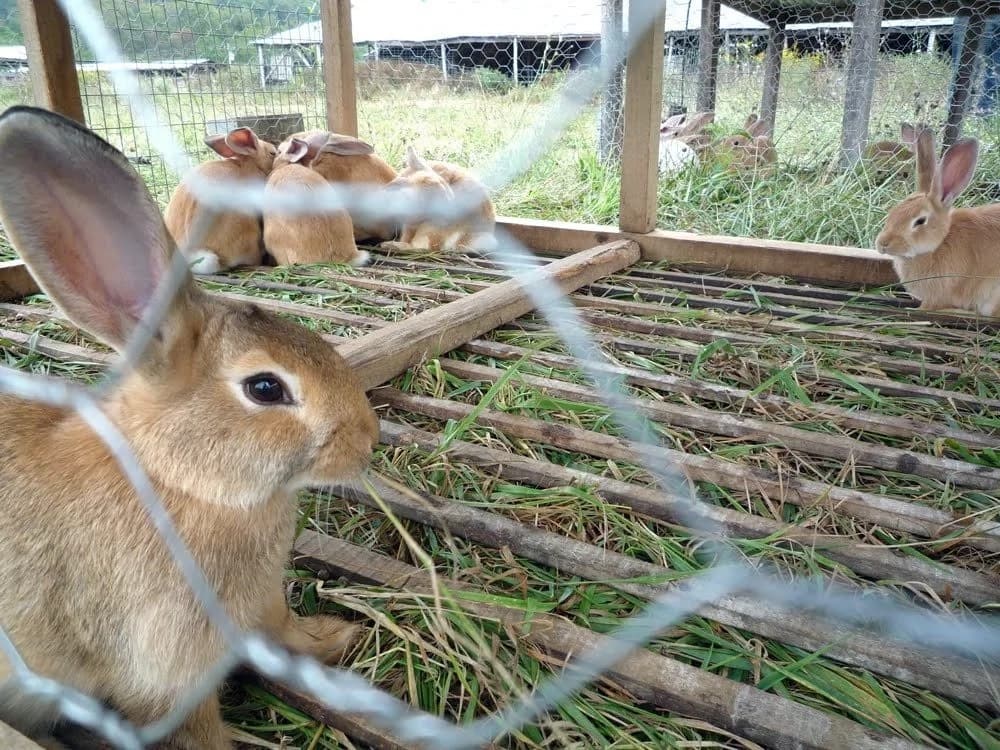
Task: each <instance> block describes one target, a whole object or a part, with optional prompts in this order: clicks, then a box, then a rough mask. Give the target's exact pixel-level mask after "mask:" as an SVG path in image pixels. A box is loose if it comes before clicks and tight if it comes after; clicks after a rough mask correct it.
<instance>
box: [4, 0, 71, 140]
mask: <svg viewBox="0 0 1000 750" xmlns="http://www.w3.org/2000/svg"><path fill="white" fill-rule="evenodd" d="M17 8H18V11H19V12H20V14H21V31H22V33H23V34H24V46H25V48H26V49H27V52H28V69H29V70H30V71H31V89H32V93H33V94H34V98H35V104H36V105H38V106H39V107H45V108H46V109H50V110H52V111H53V112H58V113H59V114H61V115H66V116H67V117H72V118H73V119H74V120H76V121H77V122H80V123H84V124H86V121H87V118H86V115H85V114H84V111H83V99H82V98H81V97H80V79H79V77H78V76H77V72H76V61H75V59H74V55H73V35H72V33H71V32H70V28H69V21H68V20H67V19H66V15H65V14H64V13H63V11H62V8H60V7H59V3H58V0H17Z"/></svg>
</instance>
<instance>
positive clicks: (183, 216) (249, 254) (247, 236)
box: [164, 128, 277, 274]
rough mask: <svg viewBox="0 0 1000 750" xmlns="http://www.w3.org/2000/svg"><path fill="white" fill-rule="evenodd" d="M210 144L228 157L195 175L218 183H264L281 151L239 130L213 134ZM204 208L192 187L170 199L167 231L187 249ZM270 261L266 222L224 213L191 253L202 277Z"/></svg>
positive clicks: (181, 189) (182, 186)
mask: <svg viewBox="0 0 1000 750" xmlns="http://www.w3.org/2000/svg"><path fill="white" fill-rule="evenodd" d="M205 144H206V145H207V146H208V147H209V148H211V149H212V150H213V151H215V153H217V154H218V155H219V156H221V157H222V159H221V160H214V161H209V162H205V163H204V164H200V165H198V166H197V167H196V168H195V170H194V173H195V174H196V175H198V176H199V177H201V178H205V179H217V180H240V179H243V180H262V179H263V178H265V177H267V175H268V174H269V173H270V172H271V164H272V163H273V161H274V155H275V153H276V152H277V149H275V147H274V146H273V145H272V144H270V143H267V142H266V141H263V140H261V139H260V138H258V137H257V134H256V133H254V132H253V130H251V129H250V128H237V129H236V130H232V131H230V132H229V133H228V134H226V135H212V136H209V137H208V138H206V139H205ZM198 208H199V204H198V202H197V201H196V200H195V198H194V195H193V194H192V193H191V191H190V189H189V188H188V186H187V185H186V184H185V183H184V182H182V183H181V184H180V185H178V186H177V189H176V190H174V193H173V195H172V196H170V203H169V204H167V210H166V212H165V213H164V219H165V221H166V223H167V229H168V230H169V231H170V234H171V235H172V236H173V238H174V241H175V242H176V243H177V244H178V245H181V246H182V247H183V246H184V245H185V242H186V240H187V236H188V232H189V231H190V230H191V227H192V225H193V223H194V220H195V216H196V214H197V211H198ZM263 259H264V250H263V248H262V247H261V235H260V217H259V216H252V215H250V214H239V213H226V212H222V213H219V214H217V215H216V216H215V218H214V220H213V223H212V226H211V228H210V229H209V230H208V232H206V234H205V236H204V238H203V239H202V241H201V242H199V243H198V247H197V248H196V249H193V250H191V251H189V254H188V260H189V261H190V263H191V264H192V270H193V271H194V272H195V273H199V274H208V273H217V272H218V271H221V270H225V269H228V268H235V267H236V266H243V265H246V266H257V265H260V263H261V261H262V260H263Z"/></svg>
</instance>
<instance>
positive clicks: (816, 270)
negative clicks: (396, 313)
mask: <svg viewBox="0 0 1000 750" xmlns="http://www.w3.org/2000/svg"><path fill="white" fill-rule="evenodd" d="M498 226H500V227H502V228H503V229H504V230H506V231H507V232H510V234H511V235H512V236H513V237H514V238H515V239H517V240H519V241H520V242H522V243H523V244H525V245H527V246H528V247H530V248H533V249H535V250H539V251H542V252H546V253H551V254H554V255H556V254H558V255H566V254H569V253H572V252H575V251H577V250H579V249H581V248H585V247H592V246H593V245H595V244H598V243H601V242H611V241H613V240H616V239H631V240H634V241H635V242H637V243H638V244H639V247H640V248H641V249H642V258H643V260H651V261H670V262H672V263H676V264H677V265H678V266H680V267H689V268H693V269H700V270H705V269H711V270H713V271H722V270H727V269H728V270H729V271H731V272H733V273H741V274H755V273H761V274H773V275H777V276H790V277H792V278H796V279H801V280H805V281H811V282H819V283H824V284H832V285H834V286H851V287H857V286H859V285H867V286H879V285H885V284H892V283H895V282H896V275H895V272H894V271H893V270H892V264H891V263H890V262H889V260H888V259H886V258H885V256H882V255H880V254H879V253H876V252H875V251H874V250H866V249H863V248H857V247H839V246H836V245H818V244H811V243H803V242H784V241H781V240H758V239H752V238H749V237H726V236H719V235H706V234H691V233H689V232H670V231H666V230H662V229H658V230H656V231H653V232H648V233H646V234H639V233H631V232H621V231H619V230H617V229H616V228H615V227H611V226H606V225H600V224H572V223H566V222H558V221H542V220H539V219H514V218H506V217H505V218H501V219H500V220H499V221H498Z"/></svg>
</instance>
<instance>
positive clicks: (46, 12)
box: [0, 0, 87, 289]
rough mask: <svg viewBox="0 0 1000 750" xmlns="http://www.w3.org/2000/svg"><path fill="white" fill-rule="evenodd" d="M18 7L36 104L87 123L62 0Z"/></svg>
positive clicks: (22, 0)
mask: <svg viewBox="0 0 1000 750" xmlns="http://www.w3.org/2000/svg"><path fill="white" fill-rule="evenodd" d="M17 9H18V11H19V12H20V15H21V31H22V32H23V34H24V46H25V49H26V50H27V53H28V68H29V69H30V70H31V90H32V93H33V94H34V100H35V104H36V105H37V106H39V107H44V108H45V109H50V110H52V111H53V112H58V113H59V114H61V115H66V117H71V118H73V119H74V120H76V121H77V122H79V123H81V124H86V122H87V118H86V114H85V112H84V109H83V99H82V98H81V97H80V81H79V78H78V76H77V72H76V61H75V59H74V55H73V35H72V32H71V31H70V27H69V21H68V20H67V19H66V14H65V13H63V10H62V8H61V7H59V2H58V0H17ZM2 287H3V283H2V282H0V289H2Z"/></svg>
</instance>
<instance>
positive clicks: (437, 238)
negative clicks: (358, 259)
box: [381, 146, 496, 253]
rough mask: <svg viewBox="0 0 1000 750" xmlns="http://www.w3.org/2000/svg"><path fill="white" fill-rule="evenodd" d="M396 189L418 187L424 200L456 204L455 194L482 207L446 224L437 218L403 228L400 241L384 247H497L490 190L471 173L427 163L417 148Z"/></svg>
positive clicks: (410, 152)
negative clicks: (477, 201) (488, 192)
mask: <svg viewBox="0 0 1000 750" xmlns="http://www.w3.org/2000/svg"><path fill="white" fill-rule="evenodd" d="M394 188H411V189H412V188H417V189H419V191H420V192H419V193H418V195H420V196H422V197H423V199H424V200H434V201H438V200H440V201H444V202H453V201H456V195H455V192H456V191H458V192H459V193H460V194H461V195H462V200H463V201H469V200H470V197H471V200H472V201H473V202H475V201H476V200H477V199H478V200H479V204H478V208H474V209H471V210H466V211H465V213H464V215H463V216H461V217H456V219H455V220H454V221H451V222H449V223H446V224H441V223H440V222H438V221H436V220H433V219H430V218H428V219H425V220H418V221H416V222H414V223H411V224H407V225H405V226H404V227H403V229H402V232H401V234H400V238H399V242H383V243H382V245H381V247H383V248H386V249H388V250H393V249H419V250H431V251H435V252H436V251H439V250H461V251H464V252H472V253H474V252H477V251H478V252H488V251H490V250H492V249H494V248H495V247H496V238H495V237H494V235H493V231H494V228H495V227H496V213H495V211H494V209H493V202H492V201H491V200H490V197H489V195H488V194H487V192H486V188H485V187H483V185H482V184H480V183H479V181H478V180H477V179H476V178H475V177H474V176H473V175H472V174H471V173H470V172H469V171H467V170H465V169H463V168H462V167H459V166H457V165H455V164H448V163H446V162H440V161H424V160H423V159H422V158H421V157H420V155H419V154H417V152H416V149H414V148H413V146H407V148H406V166H405V167H404V168H403V171H401V172H400V173H399V176H398V177H397V178H396V179H395V180H394V181H393V182H392V183H390V185H389V189H394Z"/></svg>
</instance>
